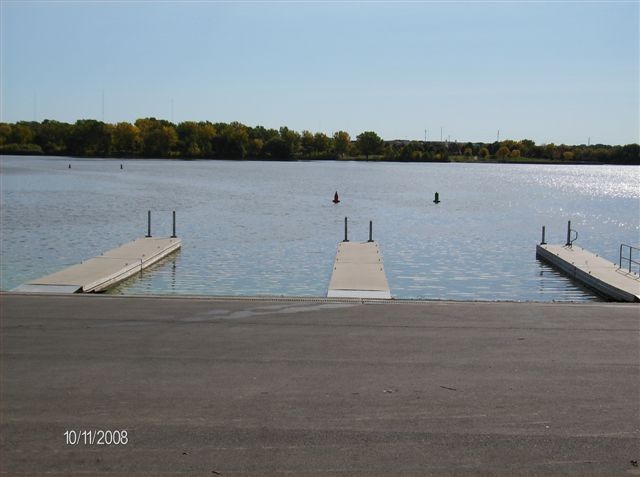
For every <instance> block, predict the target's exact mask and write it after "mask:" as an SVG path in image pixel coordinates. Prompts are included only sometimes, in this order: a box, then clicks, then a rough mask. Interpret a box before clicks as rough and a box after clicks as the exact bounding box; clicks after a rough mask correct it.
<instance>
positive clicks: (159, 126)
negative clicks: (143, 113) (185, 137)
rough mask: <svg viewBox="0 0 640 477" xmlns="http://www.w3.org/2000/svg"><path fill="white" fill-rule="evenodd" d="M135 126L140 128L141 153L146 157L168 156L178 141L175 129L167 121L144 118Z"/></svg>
mask: <svg viewBox="0 0 640 477" xmlns="http://www.w3.org/2000/svg"><path fill="white" fill-rule="evenodd" d="M135 126H136V127H137V128H138V129H139V130H140V137H141V139H142V154H143V155H145V156H147V157H169V156H170V155H171V153H172V152H173V149H174V148H175V146H176V144H177V143H178V134H177V133H176V129H175V127H174V126H173V124H171V123H170V122H168V121H165V120H162V119H160V120H158V119H156V118H144V119H138V120H137V121H136V123H135Z"/></svg>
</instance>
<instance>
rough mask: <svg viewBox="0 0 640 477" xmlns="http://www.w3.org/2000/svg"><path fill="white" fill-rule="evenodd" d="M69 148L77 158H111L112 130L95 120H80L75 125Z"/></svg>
mask: <svg viewBox="0 0 640 477" xmlns="http://www.w3.org/2000/svg"><path fill="white" fill-rule="evenodd" d="M68 147H69V152H71V154H73V155H76V156H90V157H96V156H102V157H106V156H109V155H110V154H111V128H110V127H109V126H108V125H106V124H105V123H103V122H102V121H96V120H95V119H81V120H78V121H76V123H75V124H74V125H73V129H72V131H71V134H70V137H69V144H68Z"/></svg>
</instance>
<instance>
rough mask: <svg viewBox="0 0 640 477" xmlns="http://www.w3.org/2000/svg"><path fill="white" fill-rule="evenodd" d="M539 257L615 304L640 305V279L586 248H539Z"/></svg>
mask: <svg viewBox="0 0 640 477" xmlns="http://www.w3.org/2000/svg"><path fill="white" fill-rule="evenodd" d="M536 257H538V258H540V259H542V260H544V261H545V262H548V263H549V264H551V265H553V266H554V267H556V268H558V269H560V270H561V271H562V272H564V273H565V274H567V275H568V276H569V277H571V278H574V279H575V280H577V281H579V282H581V283H582V284H584V285H586V286H587V287H589V288H592V289H593V290H595V291H597V292H598V293H600V294H601V295H603V296H605V297H607V298H609V299H611V300H614V301H627V302H634V301H635V302H638V301H640V276H639V275H638V274H636V273H633V272H628V271H627V270H623V269H620V268H618V266H617V265H616V264H615V263H612V262H609V261H608V260H605V259H604V258H602V257H599V256H598V255H596V254H594V253H592V252H590V251H588V250H585V249H584V248H582V247H576V246H573V247H568V246H565V245H548V244H545V245H537V246H536Z"/></svg>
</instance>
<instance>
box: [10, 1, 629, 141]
mask: <svg viewBox="0 0 640 477" xmlns="http://www.w3.org/2000/svg"><path fill="white" fill-rule="evenodd" d="M0 16H1V18H0V26H1V33H0V35H1V36H0V41H1V49H0V54H1V58H0V68H1V72H0V73H1V74H0V81H1V84H0V100H1V102H0V121H3V122H16V121H21V120H26V121H32V120H36V121H42V120H44V119H54V120H58V121H65V122H75V121H76V120H79V119H98V120H104V121H105V122H108V123H117V122H120V121H128V122H133V121H135V120H136V119H137V118H143V117H156V118H161V119H167V120H170V121H172V122H174V123H179V122H181V121H189V120H194V121H211V122H231V121H239V122H241V123H244V124H246V125H249V126H257V125H262V126H264V127H267V128H279V127H280V126H287V127H289V128H291V129H294V130H297V131H302V130H304V129H308V130H310V131H312V132H318V131H320V132H325V133H327V134H333V133H334V132H335V131H338V130H345V131H347V132H349V134H351V136H352V137H355V136H356V135H357V134H360V133H361V132H363V131H370V130H371V131H375V132H377V133H378V134H379V135H380V136H381V137H383V138H384V139H387V140H391V139H411V140H422V139H425V137H426V138H427V139H428V140H440V138H441V137H442V138H443V139H449V140H451V141H454V140H455V141H461V142H466V141H473V142H476V141H477V142H493V141H495V140H496V139H497V137H498V131H499V137H500V139H501V140H502V139H514V140H519V139H532V140H534V141H535V142H536V143H538V144H548V143H556V144H561V143H564V144H587V143H588V142H590V143H591V144H596V143H602V144H628V143H637V142H639V134H640V133H639V129H640V125H639V84H640V83H639V61H640V59H639V43H640V39H639V24H640V18H639V2H638V1H637V0H634V1H627V2H623V1H620V2H615V1H606V2H586V1H581V2H555V1H547V2H543V1H535V2H515V1H513V2H507V1H496V2H484V1H467V2H419V1H413V2H400V1H396V2H363V1H359V2H335V1H332V2H329V1H317V2H311V1H307V2H291V1H286V2H285V1H281V2H268V1H263V2H237V1H236V2H214V1H151V0H147V1H126V0H125V1H89V0H87V1H55V0H48V1H40V2H31V1H25V0H20V1H13V0H0ZM441 131H442V132H441ZM441 134H442V136H441Z"/></svg>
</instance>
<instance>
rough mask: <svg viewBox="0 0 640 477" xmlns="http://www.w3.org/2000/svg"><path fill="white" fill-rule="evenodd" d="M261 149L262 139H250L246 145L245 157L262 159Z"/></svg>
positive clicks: (262, 145)
mask: <svg viewBox="0 0 640 477" xmlns="http://www.w3.org/2000/svg"><path fill="white" fill-rule="evenodd" d="M263 147H264V141H263V140H262V139H258V138H254V139H251V138H250V139H249V143H248V145H247V157H251V158H257V157H262V149H263Z"/></svg>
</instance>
